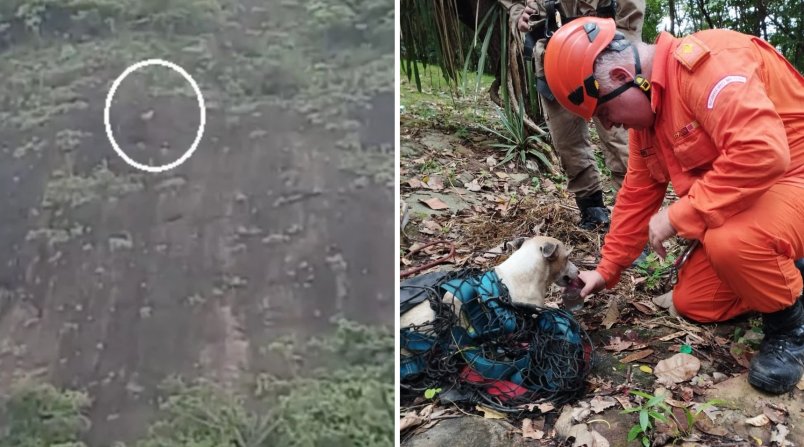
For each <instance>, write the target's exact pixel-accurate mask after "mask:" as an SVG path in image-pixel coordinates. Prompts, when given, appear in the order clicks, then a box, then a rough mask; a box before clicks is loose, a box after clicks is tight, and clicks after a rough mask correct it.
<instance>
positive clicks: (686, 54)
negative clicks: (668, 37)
mask: <svg viewBox="0 0 804 447" xmlns="http://www.w3.org/2000/svg"><path fill="white" fill-rule="evenodd" d="M673 57H675V58H676V60H678V61H679V62H681V65H683V66H685V67H687V70H689V71H693V70H695V67H697V66H698V65H700V64H701V62H703V61H705V60H707V59H708V58H709V47H708V46H706V44H705V43H703V42H701V41H700V40H699V39H697V38H696V37H695V36H687V37H685V38H683V39H681V43H679V44H678V47H676V50H675V51H674V52H673Z"/></svg>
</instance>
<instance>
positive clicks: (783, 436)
mask: <svg viewBox="0 0 804 447" xmlns="http://www.w3.org/2000/svg"><path fill="white" fill-rule="evenodd" d="M788 434H790V429H788V428H787V426H786V425H782V424H777V425H776V426H775V427H773V429H772V430H771V438H770V442H771V445H777V446H779V447H788V446H790V447H792V446H793V445H795V444H793V443H792V442H790V441H788V440H787V435H788Z"/></svg>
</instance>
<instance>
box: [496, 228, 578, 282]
mask: <svg viewBox="0 0 804 447" xmlns="http://www.w3.org/2000/svg"><path fill="white" fill-rule="evenodd" d="M509 247H510V248H513V249H515V250H516V252H515V253H514V254H513V255H511V258H514V257H517V258H519V259H518V261H517V263H519V264H520V265H528V266H531V267H530V269H532V270H533V273H534V274H537V273H538V274H540V275H543V277H544V278H545V279H546V280H547V283H548V284H550V283H555V284H556V285H558V286H560V287H566V286H568V285H569V283H570V282H571V281H572V280H573V279H575V278H577V277H578V267H576V266H575V264H573V263H572V262H571V261H570V260H569V255H570V253H571V252H572V248H570V247H567V246H566V245H564V243H562V242H561V241H559V240H558V239H555V238H552V237H547V236H535V237H532V238H520V239H517V240H515V241H513V242H509ZM509 259H510V258H509ZM506 262H507V261H506Z"/></svg>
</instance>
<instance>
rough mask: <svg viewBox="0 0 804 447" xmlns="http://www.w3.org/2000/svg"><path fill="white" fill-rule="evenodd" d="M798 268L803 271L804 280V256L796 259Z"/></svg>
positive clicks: (803, 278) (802, 277)
mask: <svg viewBox="0 0 804 447" xmlns="http://www.w3.org/2000/svg"><path fill="white" fill-rule="evenodd" d="M796 268H798V271H799V272H801V279H802V280H804V258H801V259H796Z"/></svg>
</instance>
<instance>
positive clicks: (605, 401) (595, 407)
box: [589, 396, 617, 413]
mask: <svg viewBox="0 0 804 447" xmlns="http://www.w3.org/2000/svg"><path fill="white" fill-rule="evenodd" d="M616 403H617V402H616V401H615V400H614V399H613V398H611V397H604V396H595V397H593V398H592V400H590V401H589V406H590V407H591V409H592V411H593V412H595V413H600V412H601V411H603V410H605V409H606V408H611V407H613V406H614V405H615V404H616Z"/></svg>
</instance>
